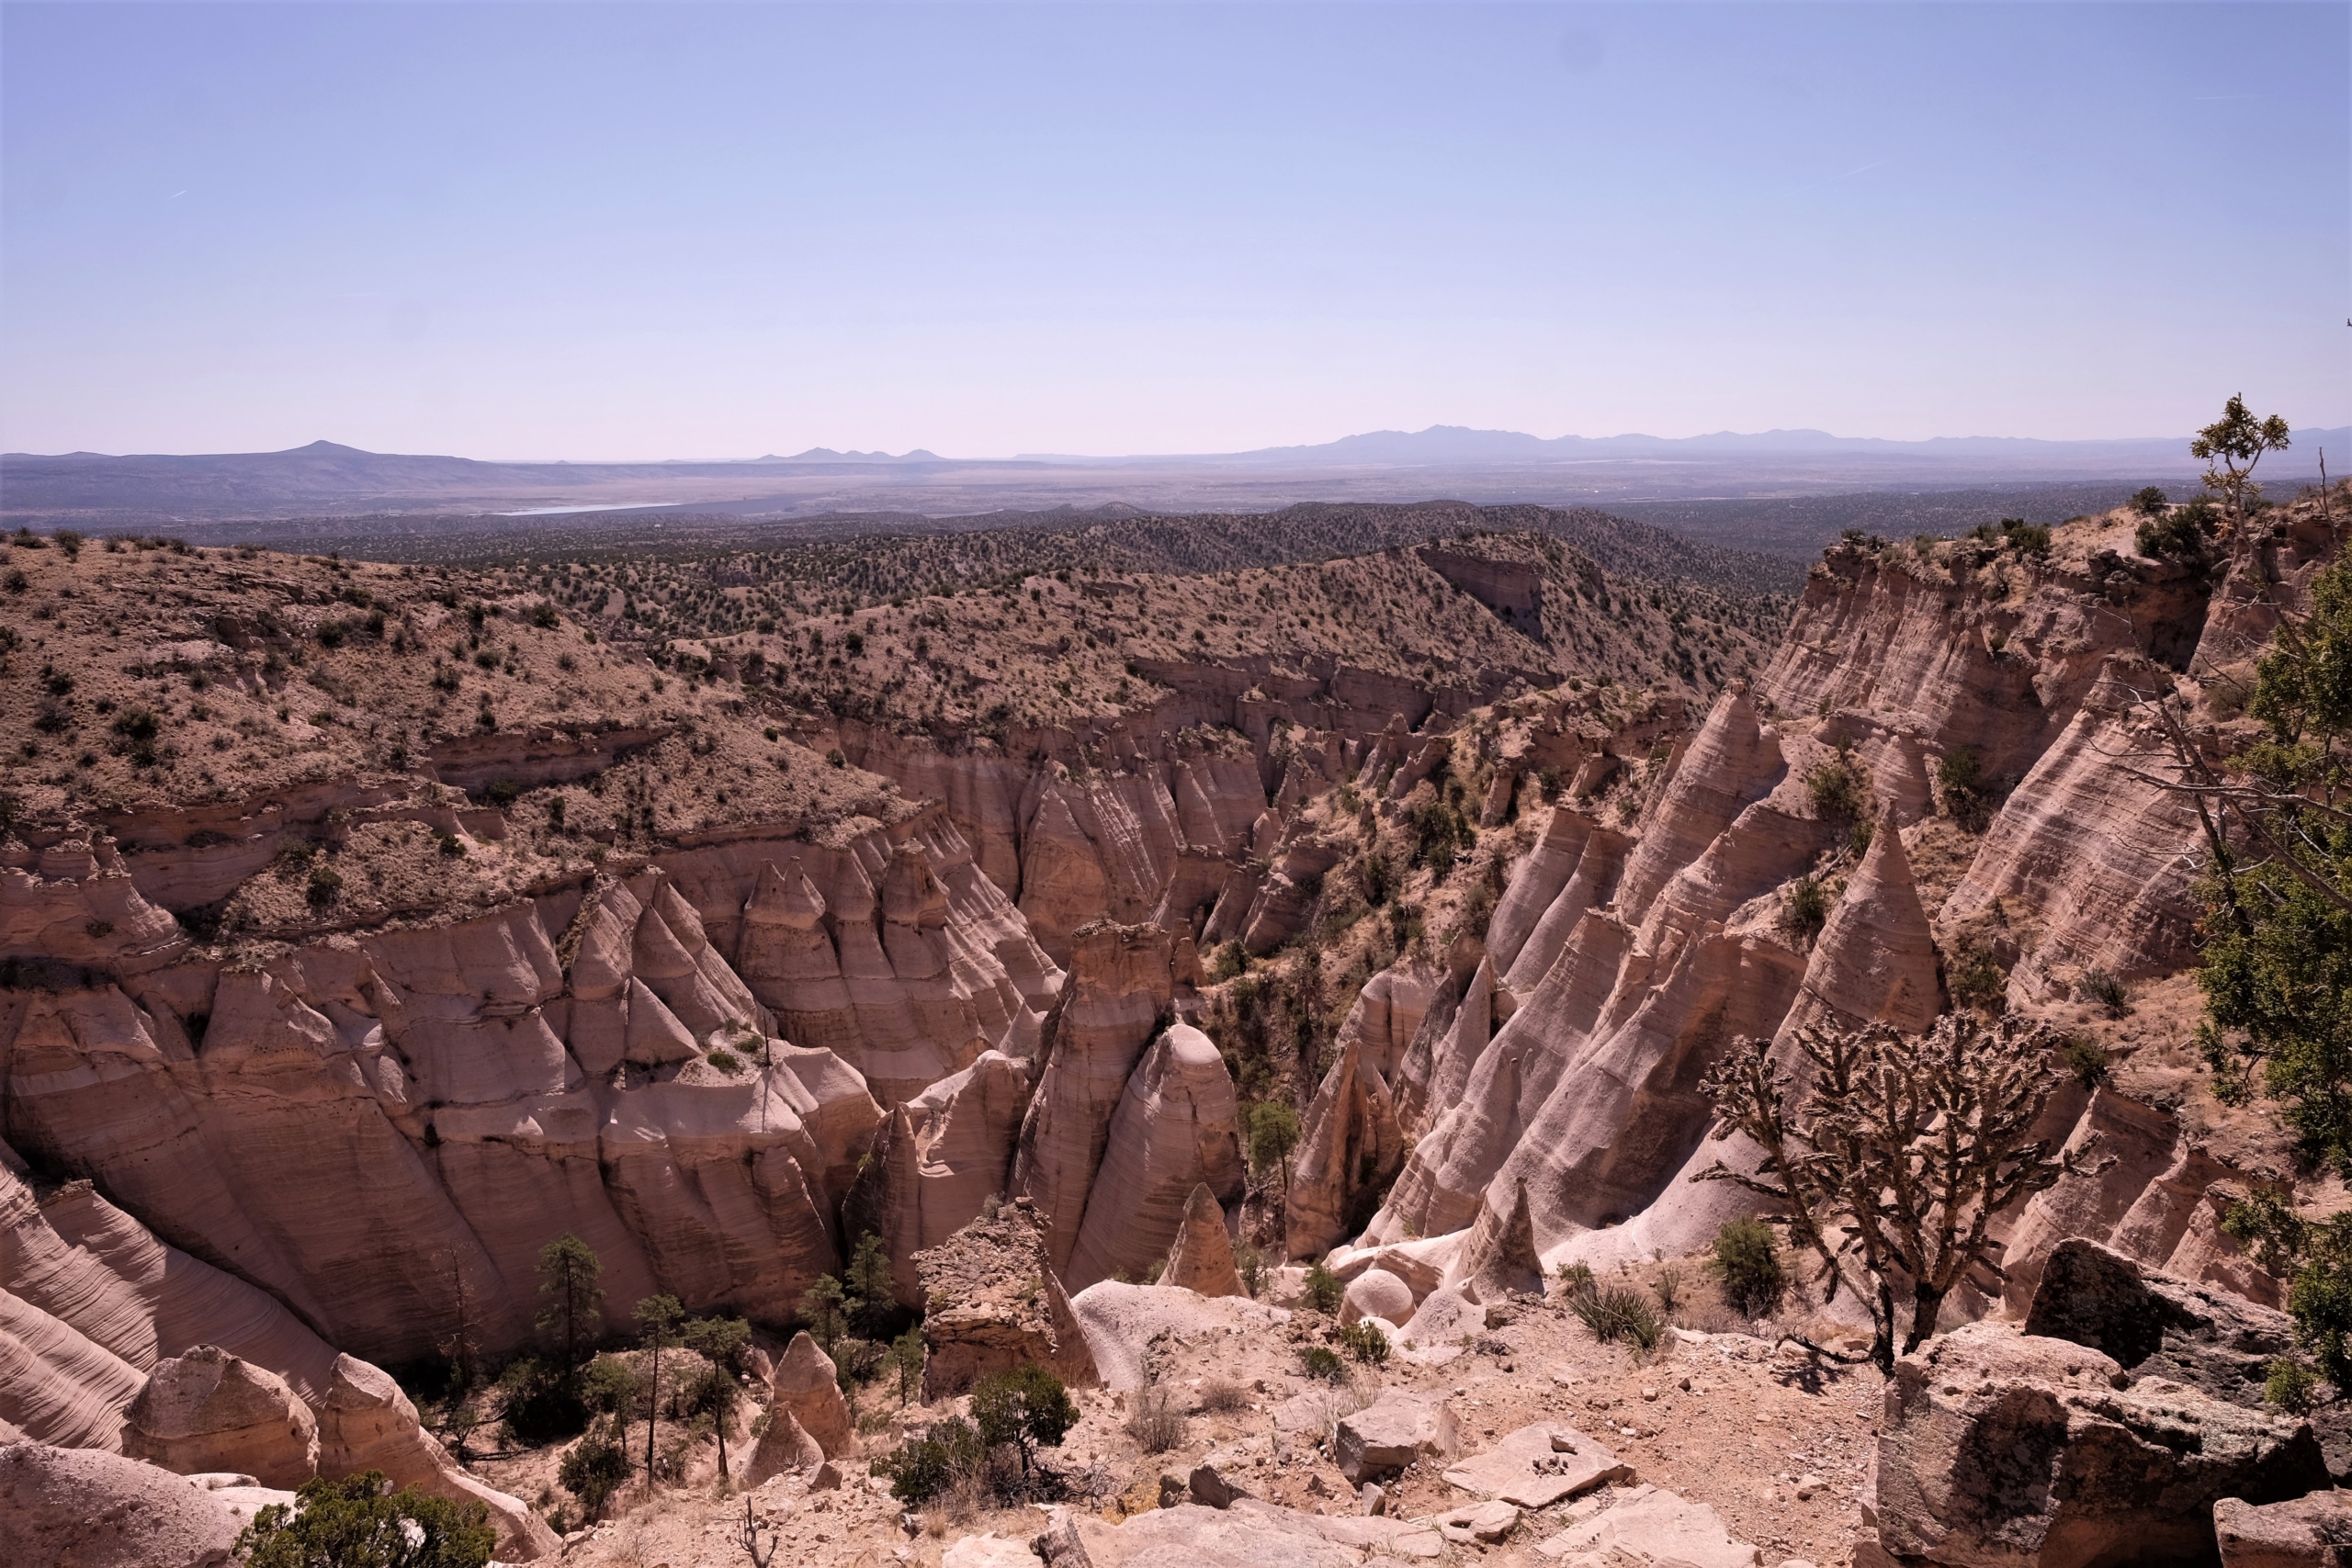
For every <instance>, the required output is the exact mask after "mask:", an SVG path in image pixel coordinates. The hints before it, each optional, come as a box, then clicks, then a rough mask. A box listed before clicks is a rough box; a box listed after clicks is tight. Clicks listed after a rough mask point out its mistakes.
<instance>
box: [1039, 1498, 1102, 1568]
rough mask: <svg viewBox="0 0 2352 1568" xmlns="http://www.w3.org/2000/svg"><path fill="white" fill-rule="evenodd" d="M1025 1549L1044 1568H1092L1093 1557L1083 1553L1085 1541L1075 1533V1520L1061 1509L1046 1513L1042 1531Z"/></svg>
mask: <svg viewBox="0 0 2352 1568" xmlns="http://www.w3.org/2000/svg"><path fill="white" fill-rule="evenodd" d="M1029 1550H1030V1551H1033V1552H1035V1553H1036V1555H1037V1557H1038V1558H1039V1559H1040V1560H1041V1561H1042V1562H1044V1563H1045V1564H1046V1568H1094V1558H1093V1556H1092V1554H1091V1553H1090V1552H1089V1551H1087V1550H1086V1538H1085V1537H1084V1536H1083V1535H1081V1534H1080V1533H1079V1529H1078V1521H1077V1520H1075V1519H1073V1518H1071V1517H1070V1516H1069V1512H1068V1511H1067V1510H1065V1509H1062V1508H1058V1507H1057V1508H1054V1509H1051V1510H1050V1511H1049V1512H1048V1514H1047V1516H1046V1529H1045V1532H1044V1533H1043V1534H1041V1535H1039V1536H1038V1537H1037V1538H1036V1539H1035V1540H1032V1541H1031V1542H1030V1543H1029Z"/></svg>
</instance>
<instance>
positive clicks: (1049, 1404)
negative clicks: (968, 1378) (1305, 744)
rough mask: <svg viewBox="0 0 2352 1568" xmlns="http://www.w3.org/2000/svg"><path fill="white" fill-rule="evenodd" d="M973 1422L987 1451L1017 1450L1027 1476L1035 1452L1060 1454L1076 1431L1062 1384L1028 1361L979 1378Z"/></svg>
mask: <svg viewBox="0 0 2352 1568" xmlns="http://www.w3.org/2000/svg"><path fill="white" fill-rule="evenodd" d="M972 1420H973V1423H974V1424H975V1425H976V1426H978V1427H979V1430H980V1440H981V1441H982V1442H984V1443H986V1444H987V1445H988V1446H989V1448H992V1449H993V1448H998V1447H1001V1446H1003V1445H1006V1444H1010V1445H1011V1446H1012V1447H1013V1448H1014V1449H1016V1450H1019V1452H1020V1454H1021V1472H1022V1473H1023V1475H1026V1474H1027V1473H1028V1472H1029V1467H1030V1464H1031V1462H1032V1461H1033V1460H1034V1459H1035V1450H1038V1449H1041V1448H1046V1449H1054V1448H1059V1447H1060V1446H1061V1441H1062V1438H1063V1437H1064V1435H1066V1434H1067V1433H1068V1432H1069V1429H1070V1428H1071V1427H1075V1426H1077V1425H1078V1406H1077V1405H1076V1404H1073V1403H1071V1401H1070V1397H1069V1391H1068V1390H1067V1389H1065V1388H1064V1387H1063V1386H1062V1380H1061V1379H1059V1378H1057V1377H1056V1376H1054V1374H1053V1373H1051V1372H1049V1371H1046V1369H1045V1368H1043V1367H1041V1366H1038V1365H1037V1364H1036V1363H1035V1362H1034V1361H1033V1362H1031V1363H1029V1364H1028V1365H1025V1366H1021V1367H1015V1368H1013V1369H1012V1371H1003V1372H996V1373H993V1374H991V1375H990V1376H988V1377H985V1378H982V1379H981V1380H980V1383H979V1386H978V1388H975V1389H974V1390H973V1391H972Z"/></svg>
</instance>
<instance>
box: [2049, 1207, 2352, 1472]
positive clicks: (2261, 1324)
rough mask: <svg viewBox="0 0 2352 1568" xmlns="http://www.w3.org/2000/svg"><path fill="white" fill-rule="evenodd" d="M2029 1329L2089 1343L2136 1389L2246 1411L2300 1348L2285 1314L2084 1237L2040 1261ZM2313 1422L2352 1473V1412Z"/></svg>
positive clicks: (2324, 1414) (2339, 1466)
mask: <svg viewBox="0 0 2352 1568" xmlns="http://www.w3.org/2000/svg"><path fill="white" fill-rule="evenodd" d="M2025 1332H2026V1333H2028V1334H2030V1335H2040V1336H2043V1337H2049V1338H2052V1339H2066V1340H2072V1341H2073V1342H2074V1343H2075V1344H2077V1345H2087V1346H2089V1347H2090V1348H2092V1349H2094V1350H2098V1351H2099V1352H2101V1353H2102V1354H2105V1355H2107V1356H2109V1357H2112V1358H2113V1359H2114V1360H2115V1362H2116V1364H2117V1365H2119V1366H2120V1367H2121V1368H2122V1369H2123V1370H2124V1371H2125V1372H2127V1373H2129V1374H2130V1375H2131V1379H2132V1381H2133V1382H2135V1383H2136V1382H2141V1381H2144V1380H2148V1379H2158V1380H2162V1381H2163V1382H2168V1383H2178V1384H2181V1385H2183V1386H2185V1387H2188V1388H2193V1389H2195V1390H2197V1391H2198V1392H2199V1393H2202V1394H2204V1395H2206V1396H2208V1397H2209V1398H2212V1399H2218V1400H2220V1401H2222V1403H2224V1404H2235V1405H2239V1406H2242V1407H2244V1408H2245V1409H2248V1410H2262V1409H2265V1408H2266V1407H2267V1398H2266V1395H2265V1386H2266V1382H2267V1378H2268V1376H2269V1372H2270V1367H2271V1363H2272V1362H2273V1361H2275V1360H2277V1359H2278V1358H2279V1357H2281V1356H2287V1355H2291V1354H2293V1353H2294V1351H2295V1348H2296V1337H2295V1325H2294V1320H2293V1319H2292V1318H2290V1317H2289V1316H2288V1315H2287V1314H2285V1313H2283V1312H2278V1311H2276V1310H2274V1309H2272V1308H2270V1307H2267V1306H2264V1305H2261V1304H2260V1303H2255V1302H2250V1301H2247V1300H2245V1298H2244V1297H2242V1296H2237V1295H2233V1294H2232V1293H2231V1292H2228V1291H2226V1290H2222V1289H2219V1288H2216V1287H2215V1286H2212V1285H2210V1284H2203V1283H2199V1282H2198V1281H2196V1280H2186V1279H2182V1278H2180V1277H2179V1276H2177V1275H2174V1274H2168V1273H2165V1272H2163V1271H2162V1270H2159V1269H2148V1268H2143V1267H2142V1266H2141V1265H2140V1264H2138V1263H2135V1262H2134V1261H2133V1260H2132V1259H2131V1258H2127V1257H2125V1256H2124V1255H2123V1254H2121V1253H2120V1252H2117V1251H2114V1250H2112V1249H2110V1248H2109V1247H2101V1246H2100V1245H2098V1243H2097V1242H2093V1241H2086V1240H2084V1239H2082V1238H2080V1237H2076V1238H2073V1239H2070V1240H2067V1241H2063V1242H2060V1243H2059V1244H2058V1246H2057V1247H2055V1248H2053V1249H2052V1251H2051V1253H2050V1254H2049V1256H2048V1258H2046V1259H2043V1260H2041V1268H2040V1269H2039V1271H2038V1279H2037V1281H2036V1284H2035V1287H2034V1292H2033V1299H2032V1304H2031V1305H2030V1307H2029V1308H2028V1309H2027V1312H2026V1314H2025ZM2312 1427H2313V1429H2314V1431H2315V1432H2316V1433H2317V1435H2318V1437H2319V1439H2320V1445H2321V1448H2322V1449H2323V1450H2324V1452H2325V1453H2326V1455H2327V1461H2328V1469H2329V1470H2330V1472H2333V1473H2335V1474H2339V1475H2341V1474H2344V1473H2346V1472H2347V1471H2352V1415H2347V1414H2346V1412H2344V1411H2342V1410H2339V1409H2337V1408H2336V1407H2335V1405H2333V1404H2329V1405H2324V1406H2322V1407H2321V1408H2320V1409H2319V1410H2317V1411H2315V1412H2313V1414H2312Z"/></svg>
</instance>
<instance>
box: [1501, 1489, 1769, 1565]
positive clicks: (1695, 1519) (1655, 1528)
mask: <svg viewBox="0 0 2352 1568" xmlns="http://www.w3.org/2000/svg"><path fill="white" fill-rule="evenodd" d="M1535 1555H1536V1556H1537V1557H1539V1558H1541V1559H1543V1560H1544V1561H1545V1562H1571V1563H1584V1562H1605V1563H1608V1564H1610V1565H1611V1568H1652V1565H1653V1564H1655V1565H1656V1568H1758V1564H1759V1563H1761V1562H1763V1561H1764V1554H1763V1553H1762V1552H1761V1551H1758V1550H1757V1549H1756V1548H1755V1547H1753V1546H1750V1545H1749V1544H1748V1543H1747V1542H1746V1541H1744V1540H1739V1539H1737V1538H1736V1537H1735V1536H1734V1535H1733V1534H1732V1533H1731V1531H1730V1529H1727V1528H1726V1527H1725V1526H1724V1520H1723V1516H1722V1515H1721V1514H1718V1513H1716V1512H1715V1511H1714V1510H1713V1508H1710V1507H1708V1506H1706V1505H1705V1504H1704V1503H1693V1502H1691V1501H1690V1500H1689V1499H1687V1498H1684V1497H1681V1496H1679V1495H1676V1494H1674V1493H1672V1492H1668V1491H1666V1490H1664V1489H1663V1488H1661V1487H1657V1486H1636V1487H1634V1488H1633V1489H1632V1490H1630V1491H1628V1492H1626V1493H1624V1494H1623V1495H1621V1496H1619V1497H1618V1498H1617V1499H1616V1500H1615V1501H1614V1502H1613V1503H1611V1505H1610V1506H1609V1507H1607V1508H1606V1509H1604V1510H1602V1511H1601V1512H1600V1513H1598V1514H1596V1515H1594V1516H1593V1517H1590V1518H1589V1519H1585V1520H1583V1521H1581V1522H1580V1523H1577V1524H1573V1525H1570V1526H1569V1527H1568V1528H1567V1529H1564V1530H1562V1531H1561V1532H1560V1533H1559V1534H1557V1535H1555V1536H1550V1537H1547V1538H1546V1539H1544V1540H1541V1541H1538V1542H1537V1543H1536V1545H1535Z"/></svg>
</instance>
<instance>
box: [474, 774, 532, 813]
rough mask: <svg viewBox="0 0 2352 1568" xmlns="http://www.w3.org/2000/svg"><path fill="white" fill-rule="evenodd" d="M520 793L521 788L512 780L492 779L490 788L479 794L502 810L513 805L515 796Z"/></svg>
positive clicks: (521, 791)
mask: <svg viewBox="0 0 2352 1568" xmlns="http://www.w3.org/2000/svg"><path fill="white" fill-rule="evenodd" d="M522 793H523V786H522V785H521V784H516V783H515V781H514V780H513V779H492V780H491V782H490V787H489V788H488V789H485V790H483V791H482V792H481V797H482V798H483V799H484V800H487V801H488V802H490V803H491V804H492V806H495V807H501V808H502V809H503V808H504V807H509V806H512V805H514V804H515V796H517V795H521V794H522Z"/></svg>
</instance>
